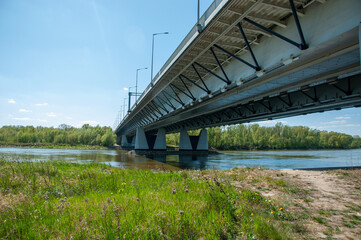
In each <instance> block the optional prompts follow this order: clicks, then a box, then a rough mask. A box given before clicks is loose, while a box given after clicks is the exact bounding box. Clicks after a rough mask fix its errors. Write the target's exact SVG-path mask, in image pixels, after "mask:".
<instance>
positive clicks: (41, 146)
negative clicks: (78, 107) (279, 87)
mask: <svg viewBox="0 0 361 240" xmlns="http://www.w3.org/2000/svg"><path fill="white" fill-rule="evenodd" d="M8 147H12V148H39V149H69V150H71V149H84V150H124V151H129V150H127V149H118V148H116V147H115V146H108V147H105V146H98V145H95V146H91V145H74V146H71V145H49V144H26V143H25V144H24V143H0V148H8ZM355 149H360V148H310V149H286V148H285V149H268V148H267V149H215V148H212V149H210V150H209V151H210V152H223V151H245V152H257V151H332V150H335V151H337V150H355ZM150 152H152V151H151V150H150Z"/></svg>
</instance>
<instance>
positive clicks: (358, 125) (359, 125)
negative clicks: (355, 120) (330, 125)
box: [344, 124, 361, 127]
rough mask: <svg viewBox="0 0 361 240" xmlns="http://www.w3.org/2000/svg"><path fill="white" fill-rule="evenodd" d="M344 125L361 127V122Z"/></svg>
mask: <svg viewBox="0 0 361 240" xmlns="http://www.w3.org/2000/svg"><path fill="white" fill-rule="evenodd" d="M344 127H361V124H346V125H344Z"/></svg>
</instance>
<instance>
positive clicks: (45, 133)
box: [0, 123, 361, 150]
mask: <svg viewBox="0 0 361 240" xmlns="http://www.w3.org/2000/svg"><path fill="white" fill-rule="evenodd" d="M199 131H200V130H192V131H188V132H189V134H190V135H198V134H199ZM166 140H167V145H171V146H178V145H179V133H173V134H167V136H166ZM115 141H116V135H115V134H114V132H113V131H112V129H111V128H110V127H100V126H96V127H92V126H90V125H89V124H85V125H83V126H82V127H81V128H75V127H72V126H69V125H65V124H61V125H60V126H58V127H57V128H53V127H50V128H48V127H33V126H3V127H2V128H0V145H8V144H15V145H37V146H42V145H53V146H60V145H61V146H64V145H65V146H113V145H114V143H115ZM208 144H209V147H210V149H219V150H267V149H280V150H281V149H351V148H361V138H360V137H353V136H351V135H347V134H344V133H337V132H327V131H319V130H316V129H310V128H308V127H304V126H297V127H291V126H287V125H282V124H281V123H278V124H276V125H275V126H273V127H262V126H259V125H258V124H252V125H242V124H239V125H232V126H228V127H213V128H208Z"/></svg>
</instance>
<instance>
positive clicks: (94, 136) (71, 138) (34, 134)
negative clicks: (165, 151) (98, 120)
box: [0, 124, 116, 146]
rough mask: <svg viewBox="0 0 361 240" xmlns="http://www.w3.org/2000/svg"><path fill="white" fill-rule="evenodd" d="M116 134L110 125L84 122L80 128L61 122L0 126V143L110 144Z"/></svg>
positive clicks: (112, 143) (113, 141)
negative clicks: (38, 125)
mask: <svg viewBox="0 0 361 240" xmlns="http://www.w3.org/2000/svg"><path fill="white" fill-rule="evenodd" d="M115 139H116V136H115V134H114V133H113V131H112V129H111V128H110V127H100V126H96V127H92V126H90V125H89V124H84V125H83V126H82V127H81V128H75V127H72V126H69V125H65V124H61V125H59V127H58V128H53V127H50V128H48V127H33V126H26V127H24V126H3V127H2V128H0V143H1V144H2V145H5V144H33V145H48V144H51V145H70V146H77V145H87V146H112V145H114V143H115Z"/></svg>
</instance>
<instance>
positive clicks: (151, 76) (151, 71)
mask: <svg viewBox="0 0 361 240" xmlns="http://www.w3.org/2000/svg"><path fill="white" fill-rule="evenodd" d="M162 34H169V32H163V33H153V38H152V62H151V68H150V85H151V86H152V87H153V57H154V36H156V35H162Z"/></svg>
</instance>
